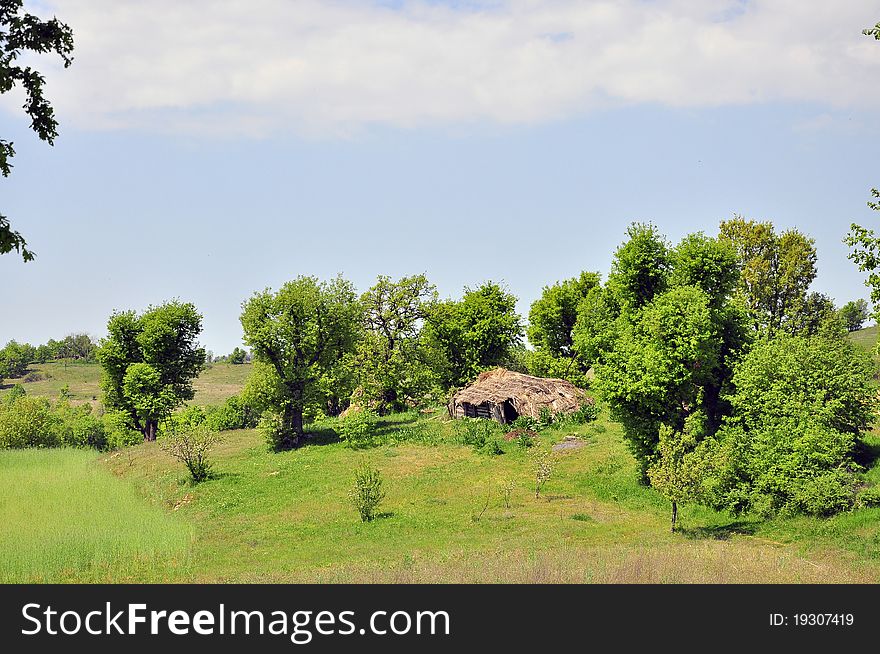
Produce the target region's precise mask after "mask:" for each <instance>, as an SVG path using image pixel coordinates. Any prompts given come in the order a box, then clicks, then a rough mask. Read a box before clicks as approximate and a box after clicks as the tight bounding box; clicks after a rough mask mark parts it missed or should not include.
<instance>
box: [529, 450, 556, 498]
mask: <svg viewBox="0 0 880 654" xmlns="http://www.w3.org/2000/svg"><path fill="white" fill-rule="evenodd" d="M533 462H534V470H535V498H537V497H539V496H540V493H541V487H542V486H543V485H544V484H545V483H546V482H547V480H548V479H550V475H552V474H553V464H554V463H555V461H554V458H553V452H551V451H549V450H536V451H535V454H534V459H533Z"/></svg>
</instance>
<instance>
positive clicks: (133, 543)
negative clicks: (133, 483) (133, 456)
mask: <svg viewBox="0 0 880 654" xmlns="http://www.w3.org/2000/svg"><path fill="white" fill-rule="evenodd" d="M0 525H2V528H0V582H3V583H33V582H59V581H60V582H65V581H113V582H120V581H126V580H129V579H137V580H139V581H144V580H150V581H164V580H169V581H170V580H174V579H179V578H180V576H181V575H182V574H184V573H185V571H186V567H187V564H188V556H189V555H188V551H189V545H190V542H191V540H192V533H191V529H190V527H188V526H187V525H186V524H185V523H184V522H182V521H180V520H178V519H176V517H175V516H171V515H168V514H166V513H164V512H163V511H162V509H160V508H159V507H156V506H150V505H149V504H147V503H145V502H144V501H143V498H142V497H140V496H138V494H137V493H136V491H135V490H134V489H133V488H131V487H130V485H128V484H126V483H125V482H123V481H121V480H119V479H116V478H115V477H114V476H113V475H112V474H111V473H110V472H109V471H108V470H107V469H106V468H104V467H102V466H101V465H100V464H99V463H98V461H97V459H96V456H95V453H94V452H92V451H88V450H76V449H67V448H60V449H27V450H8V451H0Z"/></svg>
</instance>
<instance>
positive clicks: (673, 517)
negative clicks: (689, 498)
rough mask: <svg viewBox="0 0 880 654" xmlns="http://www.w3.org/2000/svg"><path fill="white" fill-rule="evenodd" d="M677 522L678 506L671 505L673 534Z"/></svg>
mask: <svg viewBox="0 0 880 654" xmlns="http://www.w3.org/2000/svg"><path fill="white" fill-rule="evenodd" d="M676 520H678V504H677V503H676V502H673V503H672V533H673V534H674V533H675V522H676Z"/></svg>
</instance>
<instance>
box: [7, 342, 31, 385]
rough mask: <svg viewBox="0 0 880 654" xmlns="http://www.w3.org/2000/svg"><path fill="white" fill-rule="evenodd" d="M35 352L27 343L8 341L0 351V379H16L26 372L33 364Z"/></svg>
mask: <svg viewBox="0 0 880 654" xmlns="http://www.w3.org/2000/svg"><path fill="white" fill-rule="evenodd" d="M36 354H37V351H36V349H35V348H34V347H33V346H32V345H29V344H28V343H18V342H16V341H9V342H8V343H7V344H6V345H5V347H4V348H3V349H2V350H0V379H2V378H3V377H7V378H13V379H15V378H17V377H21V376H22V375H24V374H25V373H26V372H27V367H28V366H29V365H30V364H31V363H33V361H34V360H35V358H36Z"/></svg>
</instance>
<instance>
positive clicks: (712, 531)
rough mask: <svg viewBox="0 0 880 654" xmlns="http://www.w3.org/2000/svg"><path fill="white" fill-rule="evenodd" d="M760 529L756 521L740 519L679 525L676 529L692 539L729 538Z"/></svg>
mask: <svg viewBox="0 0 880 654" xmlns="http://www.w3.org/2000/svg"><path fill="white" fill-rule="evenodd" d="M757 530H758V526H757V525H756V524H755V523H754V522H745V521H742V520H738V521H736V522H731V523H728V524H726V525H713V526H712V527H679V528H678V529H677V530H676V531H677V532H678V533H680V534H681V535H682V536H684V537H686V538H690V539H692V540H727V539H729V538H730V537H732V536H751V535H753V534H754V533H755V532H756V531H757Z"/></svg>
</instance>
